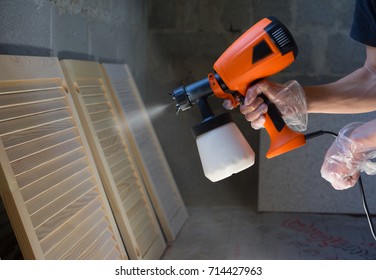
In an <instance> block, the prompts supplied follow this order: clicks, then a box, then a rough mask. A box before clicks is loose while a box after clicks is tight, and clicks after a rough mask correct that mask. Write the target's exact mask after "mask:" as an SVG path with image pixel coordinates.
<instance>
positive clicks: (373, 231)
mask: <svg viewBox="0 0 376 280" xmlns="http://www.w3.org/2000/svg"><path fill="white" fill-rule="evenodd" d="M324 134H330V135H332V136H334V137H337V136H338V134H337V133H334V132H332V131H326V130H318V131H315V132H311V133H308V134H306V135H305V138H306V140H309V139H312V138H315V137H318V136H321V135H324ZM358 184H359V190H360V196H361V198H362V203H363V208H364V212H365V213H366V217H367V221H368V225H369V229H370V231H371V234H372V237H373V239H375V240H376V233H375V228H374V226H373V222H372V219H371V215H370V213H369V210H368V205H367V201H366V196H365V194H364V187H363V181H362V176H361V175H360V176H359V179H358Z"/></svg>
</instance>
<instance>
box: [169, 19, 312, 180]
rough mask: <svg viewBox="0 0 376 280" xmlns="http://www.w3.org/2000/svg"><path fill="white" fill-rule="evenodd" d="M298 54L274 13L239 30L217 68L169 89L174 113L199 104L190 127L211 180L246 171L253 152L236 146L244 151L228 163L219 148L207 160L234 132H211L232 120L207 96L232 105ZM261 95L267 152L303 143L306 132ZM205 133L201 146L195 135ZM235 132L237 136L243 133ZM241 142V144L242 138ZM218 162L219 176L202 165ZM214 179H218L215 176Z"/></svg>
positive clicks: (277, 152) (269, 155) (272, 153)
mask: <svg viewBox="0 0 376 280" xmlns="http://www.w3.org/2000/svg"><path fill="white" fill-rule="evenodd" d="M297 54H298V48H297V46H296V43H295V41H294V39H293V37H292V35H291V33H290V32H289V31H288V29H287V28H286V27H285V26H284V25H283V24H282V23H281V22H280V21H278V20H277V19H276V18H274V17H270V18H264V19H262V20H261V21H259V22H258V23H257V24H255V25H254V26H252V27H251V28H250V29H249V30H248V31H246V32H245V33H244V34H243V35H241V36H240V37H239V38H238V39H237V40H236V41H235V42H234V43H233V44H232V45H231V46H230V47H229V48H228V49H227V50H226V51H225V52H224V53H223V54H222V55H221V57H220V58H219V59H218V60H217V61H216V62H215V63H214V67H213V68H214V70H215V73H209V75H208V77H207V78H204V79H202V80H199V81H197V82H195V83H192V84H190V85H186V86H181V87H178V88H176V89H175V90H174V91H173V93H172V97H173V98H174V99H175V101H176V107H177V110H178V112H179V111H185V110H187V109H189V108H191V107H192V106H193V105H194V104H197V105H198V106H199V108H200V111H201V115H202V117H203V121H202V122H201V123H200V124H198V125H196V126H194V127H193V128H192V131H193V135H194V137H195V138H196V141H197V145H198V149H199V153H200V157H201V162H202V164H203V168H204V172H205V175H206V177H208V178H209V179H210V180H212V181H218V180H220V179H223V178H225V177H228V176H230V175H231V174H233V173H237V172H239V171H241V170H244V169H245V168H247V167H249V166H251V165H253V162H254V159H252V157H254V156H252V152H253V151H252V152H250V150H249V148H246V147H245V146H244V147H243V146H241V145H240V146H241V148H242V149H244V150H246V152H244V153H243V154H242V153H240V154H239V156H236V158H235V159H229V160H228V162H227V160H226V159H225V160H223V157H225V158H227V157H228V156H226V155H224V154H221V153H219V154H220V155H219V156H218V157H217V158H215V159H213V160H210V162H209V163H206V162H205V161H206V158H211V157H213V156H214V155H213V153H214V154H218V150H217V151H214V150H213V148H212V147H214V146H217V148H218V149H224V145H223V144H224V143H223V142H222V140H221V139H222V138H225V137H223V135H225V134H226V133H234V131H233V130H231V131H229V132H226V131H224V132H223V133H220V134H219V135H215V136H214V135H210V134H212V133H211V132H212V131H213V130H218V129H219V128H222V130H223V127H225V125H227V126H228V124H229V123H231V122H232V121H231V117H229V116H228V115H229V113H225V114H223V115H219V116H214V114H213V113H212V111H211V109H210V107H209V104H208V102H207V97H208V96H211V95H213V94H214V95H215V96H216V97H218V98H224V99H229V100H230V101H231V102H232V103H233V105H235V106H236V105H237V104H238V103H239V101H240V102H241V101H242V100H244V96H245V94H246V91H247V89H248V88H249V86H250V85H252V84H254V83H256V82H257V81H260V80H261V79H264V78H266V77H269V76H272V75H274V74H276V73H278V72H280V71H282V70H283V69H285V68H286V67H287V66H289V65H290V64H291V63H292V62H293V61H294V60H295V58H296V56H297ZM260 96H261V97H262V98H263V99H264V102H265V103H266V104H267V105H268V112H267V113H266V114H265V119H266V121H265V124H264V127H265V129H266V131H267V133H268V134H269V137H270V147H269V150H268V152H267V154H266V157H267V158H272V157H275V156H278V155H281V154H283V153H286V152H288V151H291V150H293V149H295V148H298V147H300V146H302V145H304V144H305V142H306V138H305V136H304V134H301V133H299V132H296V131H294V130H291V129H290V128H289V127H288V126H287V125H286V124H285V122H284V120H283V119H282V116H281V113H280V111H279V110H278V108H277V107H276V106H275V105H274V104H273V103H271V102H270V101H269V100H268V98H267V97H266V96H265V95H264V94H261V95H260ZM235 134H238V133H237V132H236V133H235ZM204 136H205V137H204ZM203 137H204V138H208V139H207V141H205V143H206V144H205V145H204V148H201V147H200V146H201V145H203V144H200V143H199V141H198V140H199V138H203ZM218 137H222V138H218ZM239 137H240V138H241V136H239ZM233 140H235V142H233V143H232V144H231V143H230V142H229V146H232V149H236V148H237V147H239V144H235V143H236V140H237V139H233ZM240 142H242V143H243V142H244V141H243V139H241V141H240ZM243 144H244V143H243ZM218 146H220V148H219V147H218ZM234 146H236V147H234ZM226 149H227V148H226ZM247 151H248V154H247ZM226 153H227V154H231V153H233V151H232V150H230V148H229V149H227V150H226ZM220 157H222V158H220ZM247 157H248V161H247V163H244V164H240V165H239V166H240V167H239V166H236V165H237V164H238V163H239V162H242V161H244V159H246V158H247ZM218 161H221V165H220V166H216V167H214V168H213V170H214V171H215V172H214V173H218V174H219V175H218V176H211V175H210V174H211V173H213V172H211V171H207V170H205V169H207V165H208V166H209V167H210V166H211V165H212V162H218ZM234 165H235V167H234ZM227 167H229V169H230V170H228V171H226V168H227ZM220 174H222V175H220ZM210 177H211V178H210ZM217 178H219V179H218V180H217Z"/></svg>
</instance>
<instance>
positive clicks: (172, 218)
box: [102, 64, 188, 241]
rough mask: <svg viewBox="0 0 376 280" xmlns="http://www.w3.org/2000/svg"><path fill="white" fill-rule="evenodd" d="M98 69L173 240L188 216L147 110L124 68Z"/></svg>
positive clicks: (161, 221)
mask: <svg viewBox="0 0 376 280" xmlns="http://www.w3.org/2000/svg"><path fill="white" fill-rule="evenodd" d="M102 67H103V70H104V72H105V74H106V76H107V78H108V81H109V84H110V85H111V86H112V89H113V91H112V92H113V93H114V96H113V98H114V100H115V104H116V105H117V108H118V111H119V114H120V116H121V119H122V122H124V123H126V124H127V127H128V128H129V132H130V134H131V137H132V138H133V139H134V143H135V149H136V150H137V155H138V157H137V159H138V160H139V162H140V166H141V167H142V169H141V171H142V173H143V175H144V178H145V180H146V182H147V184H146V186H147V188H148V191H149V194H150V198H151V201H152V202H153V205H154V207H155V211H156V213H157V217H158V219H159V221H160V223H161V227H162V229H163V232H164V234H165V236H166V238H167V240H168V241H173V240H174V239H175V238H176V235H177V234H178V232H179V231H180V229H181V228H182V226H183V225H184V223H185V221H186V220H187V218H188V214H187V210H186V208H185V205H184V202H183V200H182V198H181V196H180V192H179V190H178V187H177V185H176V182H175V180H174V178H173V176H172V173H171V170H170V168H169V165H168V163H167V160H166V158H165V156H164V153H163V151H162V148H161V146H160V143H159V140H158V138H157V136H156V133H155V131H154V128H153V126H152V123H151V121H150V119H149V116H148V113H147V108H146V107H145V105H144V103H143V101H142V99H141V96H140V94H139V91H138V89H137V86H136V84H135V81H134V79H133V77H132V74H131V71H130V69H129V68H128V66H127V65H121V64H102Z"/></svg>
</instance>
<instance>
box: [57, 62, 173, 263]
mask: <svg viewBox="0 0 376 280" xmlns="http://www.w3.org/2000/svg"><path fill="white" fill-rule="evenodd" d="M61 64H62V66H63V70H64V72H65V74H66V76H67V80H68V84H69V85H70V86H71V87H72V88H73V90H74V91H75V92H76V94H75V95H74V101H75V104H76V106H77V107H79V108H80V109H79V110H80V117H81V121H82V123H83V127H84V130H85V131H86V134H87V135H88V137H89V138H90V139H89V144H90V146H91V148H92V151H93V154H94V157H95V160H96V163H97V166H98V169H99V173H100V175H101V177H102V180H103V182H104V185H105V188H106V191H107V194H108V197H109V201H110V204H111V206H112V208H113V209H115V210H114V215H115V219H116V221H117V223H118V225H119V228H120V233H121V234H122V236H123V240H124V243H125V247H126V250H127V252H128V253H129V256H130V258H132V259H157V258H159V257H160V256H161V255H162V254H163V252H164V250H165V248H166V244H165V241H164V238H163V235H162V232H161V230H160V227H159V224H158V221H157V219H156V217H155V214H154V211H153V208H152V206H151V204H150V201H149V198H148V195H147V192H146V190H145V186H144V183H143V180H142V178H141V176H140V174H139V170H138V167H137V165H136V162H135V160H134V155H133V152H132V150H131V147H130V145H129V142H128V139H127V137H126V136H125V133H124V130H125V128H124V127H123V126H124V125H125V124H122V123H120V122H119V118H118V114H117V112H116V110H114V107H113V101H112V99H111V96H110V95H109V88H108V86H107V85H106V82H105V80H104V77H103V74H102V72H101V69H100V66H99V64H98V63H96V62H87V61H73V60H63V61H62V62H61Z"/></svg>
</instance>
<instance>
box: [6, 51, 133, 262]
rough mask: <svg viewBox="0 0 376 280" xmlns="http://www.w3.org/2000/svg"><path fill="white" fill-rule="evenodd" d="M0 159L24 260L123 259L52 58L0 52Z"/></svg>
mask: <svg viewBox="0 0 376 280" xmlns="http://www.w3.org/2000/svg"><path fill="white" fill-rule="evenodd" d="M0 162H1V168H0V192H1V197H2V199H3V201H4V205H5V208H6V210H7V213H8V215H9V219H10V221H11V224H12V227H13V229H14V232H15V234H16V236H17V240H18V242H19V245H20V248H21V250H22V253H23V256H24V258H26V259H106V258H111V259H125V258H127V255H126V252H125V249H124V245H123V242H122V240H121V237H120V234H119V232H118V229H117V226H116V223H115V221H114V218H113V215H112V212H111V209H110V207H109V205H108V201H107V198H106V195H105V192H104V190H103V186H102V183H101V180H100V178H99V175H98V173H97V170H96V168H95V165H94V161H93V158H92V156H91V154H90V150H89V147H88V143H87V140H86V138H85V135H84V133H83V131H82V129H81V124H80V122H79V119H78V116H77V115H76V111H75V108H74V105H73V102H72V98H71V95H70V92H69V90H68V87H67V85H66V81H65V78H64V75H63V73H62V71H61V68H60V64H59V61H58V60H57V59H56V58H45V57H26V56H4V55H1V56H0Z"/></svg>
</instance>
